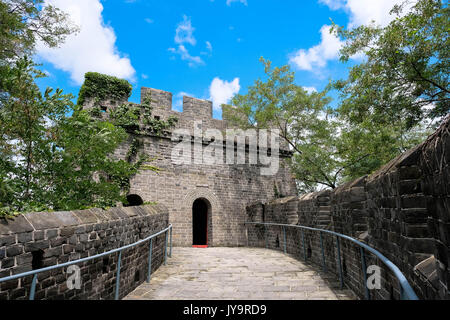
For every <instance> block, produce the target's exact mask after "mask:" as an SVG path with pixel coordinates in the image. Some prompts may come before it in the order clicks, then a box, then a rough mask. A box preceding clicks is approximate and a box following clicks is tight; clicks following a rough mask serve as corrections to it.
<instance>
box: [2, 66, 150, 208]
mask: <svg viewBox="0 0 450 320" xmlns="http://www.w3.org/2000/svg"><path fill="white" fill-rule="evenodd" d="M41 76H42V73H40V72H39V71H38V70H36V69H35V68H34V64H33V63H32V61H30V60H29V59H27V58H26V57H25V58H20V59H19V60H18V61H17V62H16V64H15V66H14V67H12V68H10V69H8V72H7V73H6V74H4V77H3V80H4V85H5V89H6V90H7V91H8V99H6V100H5V101H4V104H3V105H2V107H1V108H0V135H1V137H2V139H1V140H0V177H1V180H0V215H10V214H12V213H15V212H27V211H41V210H75V209H84V208H88V207H94V206H96V207H106V206H113V205H115V204H116V203H117V202H125V195H126V193H127V190H128V188H129V181H130V178H131V177H132V176H133V175H134V174H136V173H137V172H138V170H140V169H148V170H157V168H154V167H152V166H149V165H147V166H144V162H145V161H147V158H146V157H145V156H143V155H140V156H139V157H135V156H137V155H138V154H137V153H138V150H134V149H133V150H132V153H133V155H132V154H130V157H129V158H128V159H125V160H117V159H114V158H113V157H112V156H111V155H112V154H113V152H114V151H115V150H116V148H117V147H118V146H119V144H120V143H122V142H123V141H124V140H125V139H126V138H127V137H128V134H127V132H126V130H125V129H124V128H122V127H121V126H116V125H114V124H113V123H111V122H109V121H101V120H98V119H95V118H93V117H91V116H90V114H89V112H88V111H87V110H81V109H80V108H79V107H77V106H75V105H74V104H73V102H72V99H73V96H72V95H64V94H63V93H62V91H61V90H56V91H55V92H53V90H52V89H47V90H46V91H45V92H44V93H43V94H42V93H41V92H40V90H39V88H38V87H37V86H36V84H35V79H36V78H38V77H41Z"/></svg>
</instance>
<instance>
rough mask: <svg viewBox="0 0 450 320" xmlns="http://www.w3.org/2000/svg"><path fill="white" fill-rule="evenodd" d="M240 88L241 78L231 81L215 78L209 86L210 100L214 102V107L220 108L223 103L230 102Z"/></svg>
mask: <svg viewBox="0 0 450 320" xmlns="http://www.w3.org/2000/svg"><path fill="white" fill-rule="evenodd" d="M239 90H241V86H240V85H239V78H235V79H234V80H233V81H231V82H228V81H224V80H221V79H219V78H217V77H216V78H214V80H213V81H212V82H211V85H210V87H209V94H210V100H211V101H212V102H213V107H214V109H216V110H220V107H221V106H222V104H226V103H229V102H230V100H231V98H233V96H234V95H235V94H237V93H238V92H239Z"/></svg>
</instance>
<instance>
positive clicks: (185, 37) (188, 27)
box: [169, 15, 212, 67]
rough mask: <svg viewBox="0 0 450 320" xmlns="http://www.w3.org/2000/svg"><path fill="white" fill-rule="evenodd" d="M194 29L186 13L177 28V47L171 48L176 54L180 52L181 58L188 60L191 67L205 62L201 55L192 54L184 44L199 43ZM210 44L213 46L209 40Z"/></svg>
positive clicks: (193, 44)
mask: <svg viewBox="0 0 450 320" xmlns="http://www.w3.org/2000/svg"><path fill="white" fill-rule="evenodd" d="M194 30H195V28H194V27H192V23H191V19H190V18H188V17H187V16H186V15H183V21H181V22H180V23H179V24H178V26H177V29H176V30H175V44H177V45H178V46H177V49H175V48H169V51H170V52H172V53H174V54H178V55H179V56H180V57H181V60H185V61H187V62H188V65H189V67H195V66H198V65H203V64H205V62H204V61H203V60H202V58H200V57H199V56H192V55H191V54H190V53H189V50H188V49H187V48H186V46H185V45H184V44H185V43H187V44H190V45H192V46H195V45H196V44H197V40H196V39H195V37H194ZM208 44H209V46H211V44H210V43H209V42H208V41H207V42H206V45H207V46H208ZM211 50H212V46H211Z"/></svg>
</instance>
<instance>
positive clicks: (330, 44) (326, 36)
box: [289, 25, 343, 71]
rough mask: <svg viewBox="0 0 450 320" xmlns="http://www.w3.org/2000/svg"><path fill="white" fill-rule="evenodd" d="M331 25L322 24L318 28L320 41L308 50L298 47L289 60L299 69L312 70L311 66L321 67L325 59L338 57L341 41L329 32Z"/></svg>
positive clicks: (324, 63) (325, 61)
mask: <svg viewBox="0 0 450 320" xmlns="http://www.w3.org/2000/svg"><path fill="white" fill-rule="evenodd" d="M330 28H331V26H327V25H324V26H322V28H321V29H320V34H321V42H320V43H319V44H318V45H316V46H314V47H312V48H309V49H308V50H305V49H300V50H299V51H297V52H296V53H295V54H293V55H292V56H291V58H290V59H289V62H290V63H291V64H293V65H295V66H296V67H297V68H298V69H300V70H309V71H312V70H313V68H322V67H324V66H325V65H326V63H327V60H331V59H336V58H338V54H339V49H340V48H341V47H342V43H343V42H342V41H341V40H340V39H339V38H338V37H337V36H336V35H335V34H331V33H330Z"/></svg>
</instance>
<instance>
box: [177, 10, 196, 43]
mask: <svg viewBox="0 0 450 320" xmlns="http://www.w3.org/2000/svg"><path fill="white" fill-rule="evenodd" d="M194 30H195V28H194V27H192V23H191V19H190V18H188V17H187V16H186V15H184V16H183V21H181V22H180V23H179V24H178V26H177V29H176V31H175V43H177V44H183V43H189V44H190V45H193V46H195V45H196V43H197V40H195V38H194V36H193V33H194Z"/></svg>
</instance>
